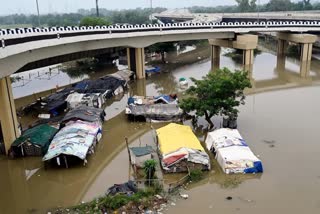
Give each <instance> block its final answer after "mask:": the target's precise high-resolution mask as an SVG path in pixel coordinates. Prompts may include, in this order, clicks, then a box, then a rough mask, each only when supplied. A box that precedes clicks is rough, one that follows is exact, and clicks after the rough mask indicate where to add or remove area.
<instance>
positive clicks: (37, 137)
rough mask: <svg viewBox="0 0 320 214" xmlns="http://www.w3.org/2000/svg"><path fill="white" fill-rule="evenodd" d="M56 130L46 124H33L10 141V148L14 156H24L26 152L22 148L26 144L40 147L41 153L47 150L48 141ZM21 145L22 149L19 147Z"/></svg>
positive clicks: (24, 148)
mask: <svg viewBox="0 0 320 214" xmlns="http://www.w3.org/2000/svg"><path fill="white" fill-rule="evenodd" d="M57 132H58V129H56V128H53V127H52V126H49V125H47V124H42V125H38V126H35V127H33V128H31V129H28V130H26V131H25V132H24V133H23V134H22V135H21V136H20V137H19V138H18V139H16V140H15V141H14V142H13V143H12V145H11V149H12V150H13V151H14V153H15V156H25V155H26V154H28V152H27V151H23V150H26V147H27V146H28V147H30V146H36V147H38V148H41V153H42V155H43V154H45V153H46V152H47V150H48V147H49V145H50V141H51V140H52V138H53V137H54V135H55V134H56V133H57ZM22 146H23V149H22V148H21V147H22ZM31 155H32V154H31ZM33 155H36V154H33Z"/></svg>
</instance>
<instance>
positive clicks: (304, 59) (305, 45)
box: [277, 33, 318, 77]
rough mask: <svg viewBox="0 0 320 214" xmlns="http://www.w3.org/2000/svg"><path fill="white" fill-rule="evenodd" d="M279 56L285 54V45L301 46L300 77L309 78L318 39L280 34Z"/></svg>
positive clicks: (313, 36) (307, 35)
mask: <svg viewBox="0 0 320 214" xmlns="http://www.w3.org/2000/svg"><path fill="white" fill-rule="evenodd" d="M277 37H278V55H279V54H280V55H281V54H284V50H285V47H286V45H285V44H284V43H287V42H293V43H296V44H299V45H300V46H301V55H300V76H301V77H307V76H309V71H310V64H311V57H312V46H313V43H315V42H316V41H317V40H318V38H317V36H315V35H311V34H290V33H278V34H277Z"/></svg>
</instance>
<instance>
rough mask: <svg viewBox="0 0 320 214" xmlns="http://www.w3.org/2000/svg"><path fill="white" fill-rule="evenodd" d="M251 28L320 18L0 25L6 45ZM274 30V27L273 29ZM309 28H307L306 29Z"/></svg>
mask: <svg viewBox="0 0 320 214" xmlns="http://www.w3.org/2000/svg"><path fill="white" fill-rule="evenodd" d="M244 28H245V29H250V31H253V32H255V31H257V32H259V29H261V28H272V29H273V30H274V28H276V29H277V30H276V31H282V30H281V29H282V28H286V29H288V28H290V29H291V28H292V29H294V28H310V30H312V31H314V30H315V29H316V31H320V21H266V22H264V21H261V22H219V23H175V24H142V25H110V26H95V27H94V26H90V27H85V26H82V27H78V26H67V27H42V28H38V27H35V28H34V27H29V28H15V29H0V40H1V43H0V46H2V48H4V47H5V46H10V45H15V44H20V43H25V42H30V41H37V40H45V39H54V38H58V39H59V38H62V37H73V36H83V35H94V34H119V33H134V32H157V31H158V32H163V31H173V30H176V31H179V30H197V29H208V30H210V29H219V30H221V32H224V31H223V30H224V29H225V30H226V29H228V32H230V31H231V30H232V29H234V31H235V32H237V29H244ZM270 30H271V29H270ZM304 31H305V30H304Z"/></svg>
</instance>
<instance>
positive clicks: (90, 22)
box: [80, 16, 111, 26]
mask: <svg viewBox="0 0 320 214" xmlns="http://www.w3.org/2000/svg"><path fill="white" fill-rule="evenodd" d="M104 25H111V22H110V21H108V20H107V19H104V18H99V17H90V16H87V17H84V18H82V19H81V21H80V26H104Z"/></svg>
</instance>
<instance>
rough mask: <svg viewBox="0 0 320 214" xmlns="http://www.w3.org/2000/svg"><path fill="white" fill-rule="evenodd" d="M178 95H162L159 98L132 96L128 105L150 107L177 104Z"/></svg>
mask: <svg viewBox="0 0 320 214" xmlns="http://www.w3.org/2000/svg"><path fill="white" fill-rule="evenodd" d="M177 103H178V99H177V95H176V94H169V95H168V94H162V95H159V96H148V97H144V96H132V97H129V98H128V105H150V104H177Z"/></svg>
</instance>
